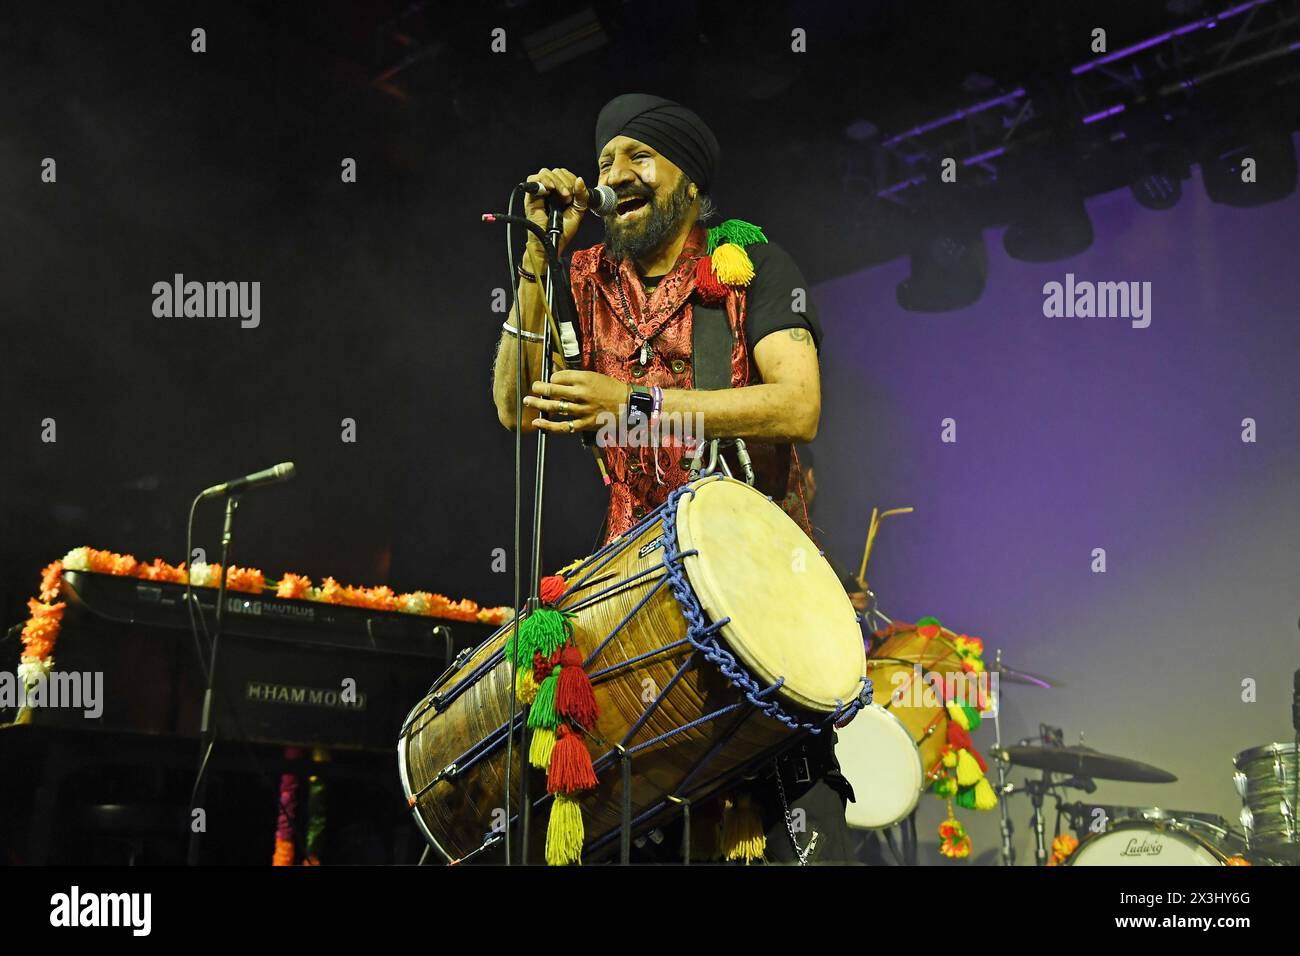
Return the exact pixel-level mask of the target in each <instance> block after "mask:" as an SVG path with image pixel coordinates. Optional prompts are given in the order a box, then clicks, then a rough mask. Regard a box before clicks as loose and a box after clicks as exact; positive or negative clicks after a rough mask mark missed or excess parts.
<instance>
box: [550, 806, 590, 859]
mask: <svg viewBox="0 0 1300 956" xmlns="http://www.w3.org/2000/svg"><path fill="white" fill-rule="evenodd" d="M582 841H583V832H582V807H580V806H578V801H576V800H573V799H571V798H569V797H566V796H565V795H564V794H562V793H557V794H556V795H555V802H554V803H552V804H551V819H550V822H548V823H547V825H546V862H547V864H548V865H550V866H567V865H568V864H570V863H578V864H581V863H582Z"/></svg>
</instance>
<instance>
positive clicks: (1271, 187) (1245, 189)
mask: <svg viewBox="0 0 1300 956" xmlns="http://www.w3.org/2000/svg"><path fill="white" fill-rule="evenodd" d="M1235 143H1240V140H1239V139H1238V140H1235V141H1232V140H1220V141H1219V142H1218V143H1217V144H1212V145H1211V146H1209V147H1208V148H1207V149H1206V150H1205V151H1204V152H1203V153H1202V154H1201V160H1200V162H1201V179H1202V181H1203V182H1204V183H1205V192H1206V194H1207V195H1208V196H1209V197H1210V199H1211V200H1213V201H1214V202H1218V203H1223V204H1224V205H1227V206H1236V207H1238V208H1247V207H1250V206H1261V205H1263V204H1264V203H1270V202H1276V201H1277V200H1279V199H1283V198H1285V197H1286V196H1289V195H1291V194H1292V193H1293V192H1295V183H1296V157H1295V143H1293V142H1292V140H1291V134H1290V133H1288V132H1273V131H1267V132H1262V133H1258V134H1256V135H1254V136H1251V137H1250V141H1249V142H1246V143H1241V144H1240V145H1235ZM1248 160H1253V163H1252V162H1248ZM1248 180H1252V181H1248Z"/></svg>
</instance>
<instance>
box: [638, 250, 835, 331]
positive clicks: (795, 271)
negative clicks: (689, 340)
mask: <svg viewBox="0 0 1300 956" xmlns="http://www.w3.org/2000/svg"><path fill="white" fill-rule="evenodd" d="M745 251H746V252H747V253H749V258H750V261H751V262H753V263H754V278H753V279H751V280H750V283H749V306H748V309H747V310H746V313H745V339H746V341H747V342H748V344H749V351H750V353H751V354H752V353H753V351H754V346H755V345H757V344H758V343H759V342H760V341H761V340H762V339H763V338H764V337H766V336H768V335H771V334H772V333H773V332H781V331H783V330H785V329H796V328H803V329H808V330H810V331H811V332H812V337H813V342H815V343H816V345H817V349H818V351H820V350H821V345H822V325H821V320H820V319H819V318H818V317H817V307H816V306H815V305H813V301H812V295H811V294H810V293H809V291H808V283H807V282H805V281H804V277H803V273H801V272H800V271H799V267H798V266H797V265H795V264H794V260H793V259H792V258H790V253H788V252H786V251H785V250H784V249H782V248H781V247H780V246H778V245H777V244H776V243H773V242H760V243H755V244H754V245H750V246H746V247H745ZM662 279H663V276H661V275H659V276H643V277H642V279H641V284H642V285H643V286H645V291H646V295H647V296H649V295H650V293H652V292H654V290H655V286H657V285H658V284H659V282H660V280H662ZM796 289H802V290H803V295H802V296H801V297H800V298H801V299H802V302H800V301H798V300H796V298H795V295H794V292H795V290H796ZM795 306H800V307H801V308H802V311H799V312H796V311H795Z"/></svg>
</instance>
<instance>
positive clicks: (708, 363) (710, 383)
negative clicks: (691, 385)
mask: <svg viewBox="0 0 1300 956" xmlns="http://www.w3.org/2000/svg"><path fill="white" fill-rule="evenodd" d="M691 309H692V316H693V318H692V320H691V368H692V372H693V373H694V379H695V387H696V388H704V389H713V390H716V389H723V388H731V350H732V347H733V346H734V345H735V336H734V335H733V334H732V331H731V322H730V320H728V318H727V312H726V310H725V309H719V308H714V307H712V306H706V305H700V304H698V303H696V304H693V305H692V306H691Z"/></svg>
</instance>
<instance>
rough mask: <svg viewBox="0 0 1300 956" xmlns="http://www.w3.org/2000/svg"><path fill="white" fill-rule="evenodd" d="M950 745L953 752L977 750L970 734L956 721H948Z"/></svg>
mask: <svg viewBox="0 0 1300 956" xmlns="http://www.w3.org/2000/svg"><path fill="white" fill-rule="evenodd" d="M948 745H949V746H950V747H952V749H953V750H970V751H974V749H975V745H974V744H973V743H971V739H970V734H968V733H967V732H966V729H965V728H964V727H962V725H961V724H959V723H957V721H955V720H950V721H948Z"/></svg>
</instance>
